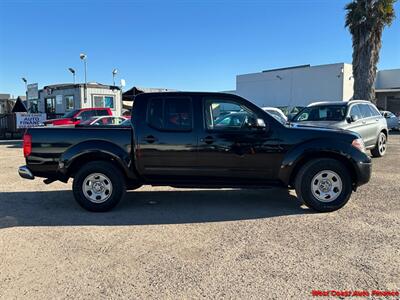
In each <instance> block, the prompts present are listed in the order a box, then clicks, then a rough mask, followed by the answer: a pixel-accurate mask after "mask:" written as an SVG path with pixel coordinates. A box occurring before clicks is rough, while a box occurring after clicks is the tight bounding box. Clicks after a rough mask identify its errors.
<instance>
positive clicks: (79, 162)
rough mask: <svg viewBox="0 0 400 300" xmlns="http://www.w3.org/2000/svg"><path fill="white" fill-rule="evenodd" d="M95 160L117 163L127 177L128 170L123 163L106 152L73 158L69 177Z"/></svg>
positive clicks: (69, 168)
mask: <svg viewBox="0 0 400 300" xmlns="http://www.w3.org/2000/svg"><path fill="white" fill-rule="evenodd" d="M93 161H107V162H111V163H112V164H113V165H115V166H116V167H117V168H118V169H119V170H120V171H121V173H122V174H123V175H125V176H124V177H125V179H126V177H127V176H126V172H125V170H124V168H123V167H122V166H121V164H120V163H119V162H118V161H117V160H116V159H115V158H114V157H112V156H111V155H108V154H106V153H88V154H83V155H80V156H79V157H77V158H76V159H74V160H73V162H72V163H71V165H70V166H69V167H68V173H67V176H68V177H72V178H73V177H74V176H75V174H76V172H78V170H79V169H80V168H81V167H82V166H83V165H85V164H87V163H89V162H93Z"/></svg>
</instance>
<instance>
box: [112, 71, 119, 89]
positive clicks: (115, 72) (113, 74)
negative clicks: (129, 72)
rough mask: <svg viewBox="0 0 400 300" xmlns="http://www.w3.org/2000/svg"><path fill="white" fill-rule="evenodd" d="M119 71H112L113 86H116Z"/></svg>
mask: <svg viewBox="0 0 400 300" xmlns="http://www.w3.org/2000/svg"><path fill="white" fill-rule="evenodd" d="M117 73H118V69H114V70H112V76H113V86H115V75H117Z"/></svg>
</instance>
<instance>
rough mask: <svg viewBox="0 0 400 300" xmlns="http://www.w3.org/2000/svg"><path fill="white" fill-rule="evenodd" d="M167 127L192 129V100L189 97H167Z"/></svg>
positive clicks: (165, 106)
mask: <svg viewBox="0 0 400 300" xmlns="http://www.w3.org/2000/svg"><path fill="white" fill-rule="evenodd" d="M164 101H165V104H164V109H165V111H164V117H165V118H164V120H165V123H164V124H165V129H170V130H189V129H192V102H191V101H190V99H188V98H167V99H165V100H164Z"/></svg>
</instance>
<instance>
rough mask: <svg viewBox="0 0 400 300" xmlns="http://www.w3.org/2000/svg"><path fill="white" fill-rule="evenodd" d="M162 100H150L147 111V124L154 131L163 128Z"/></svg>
mask: <svg viewBox="0 0 400 300" xmlns="http://www.w3.org/2000/svg"><path fill="white" fill-rule="evenodd" d="M163 110H164V100H163V99H161V98H155V99H151V100H150V101H149V107H148V111H147V122H148V123H149V125H150V126H151V127H153V128H155V129H163V128H164V120H163Z"/></svg>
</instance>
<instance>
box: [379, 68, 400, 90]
mask: <svg viewBox="0 0 400 300" xmlns="http://www.w3.org/2000/svg"><path fill="white" fill-rule="evenodd" d="M375 88H376V89H390V88H392V89H393V88H400V69H394V70H382V71H379V72H378V76H377V79H376V84H375Z"/></svg>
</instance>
